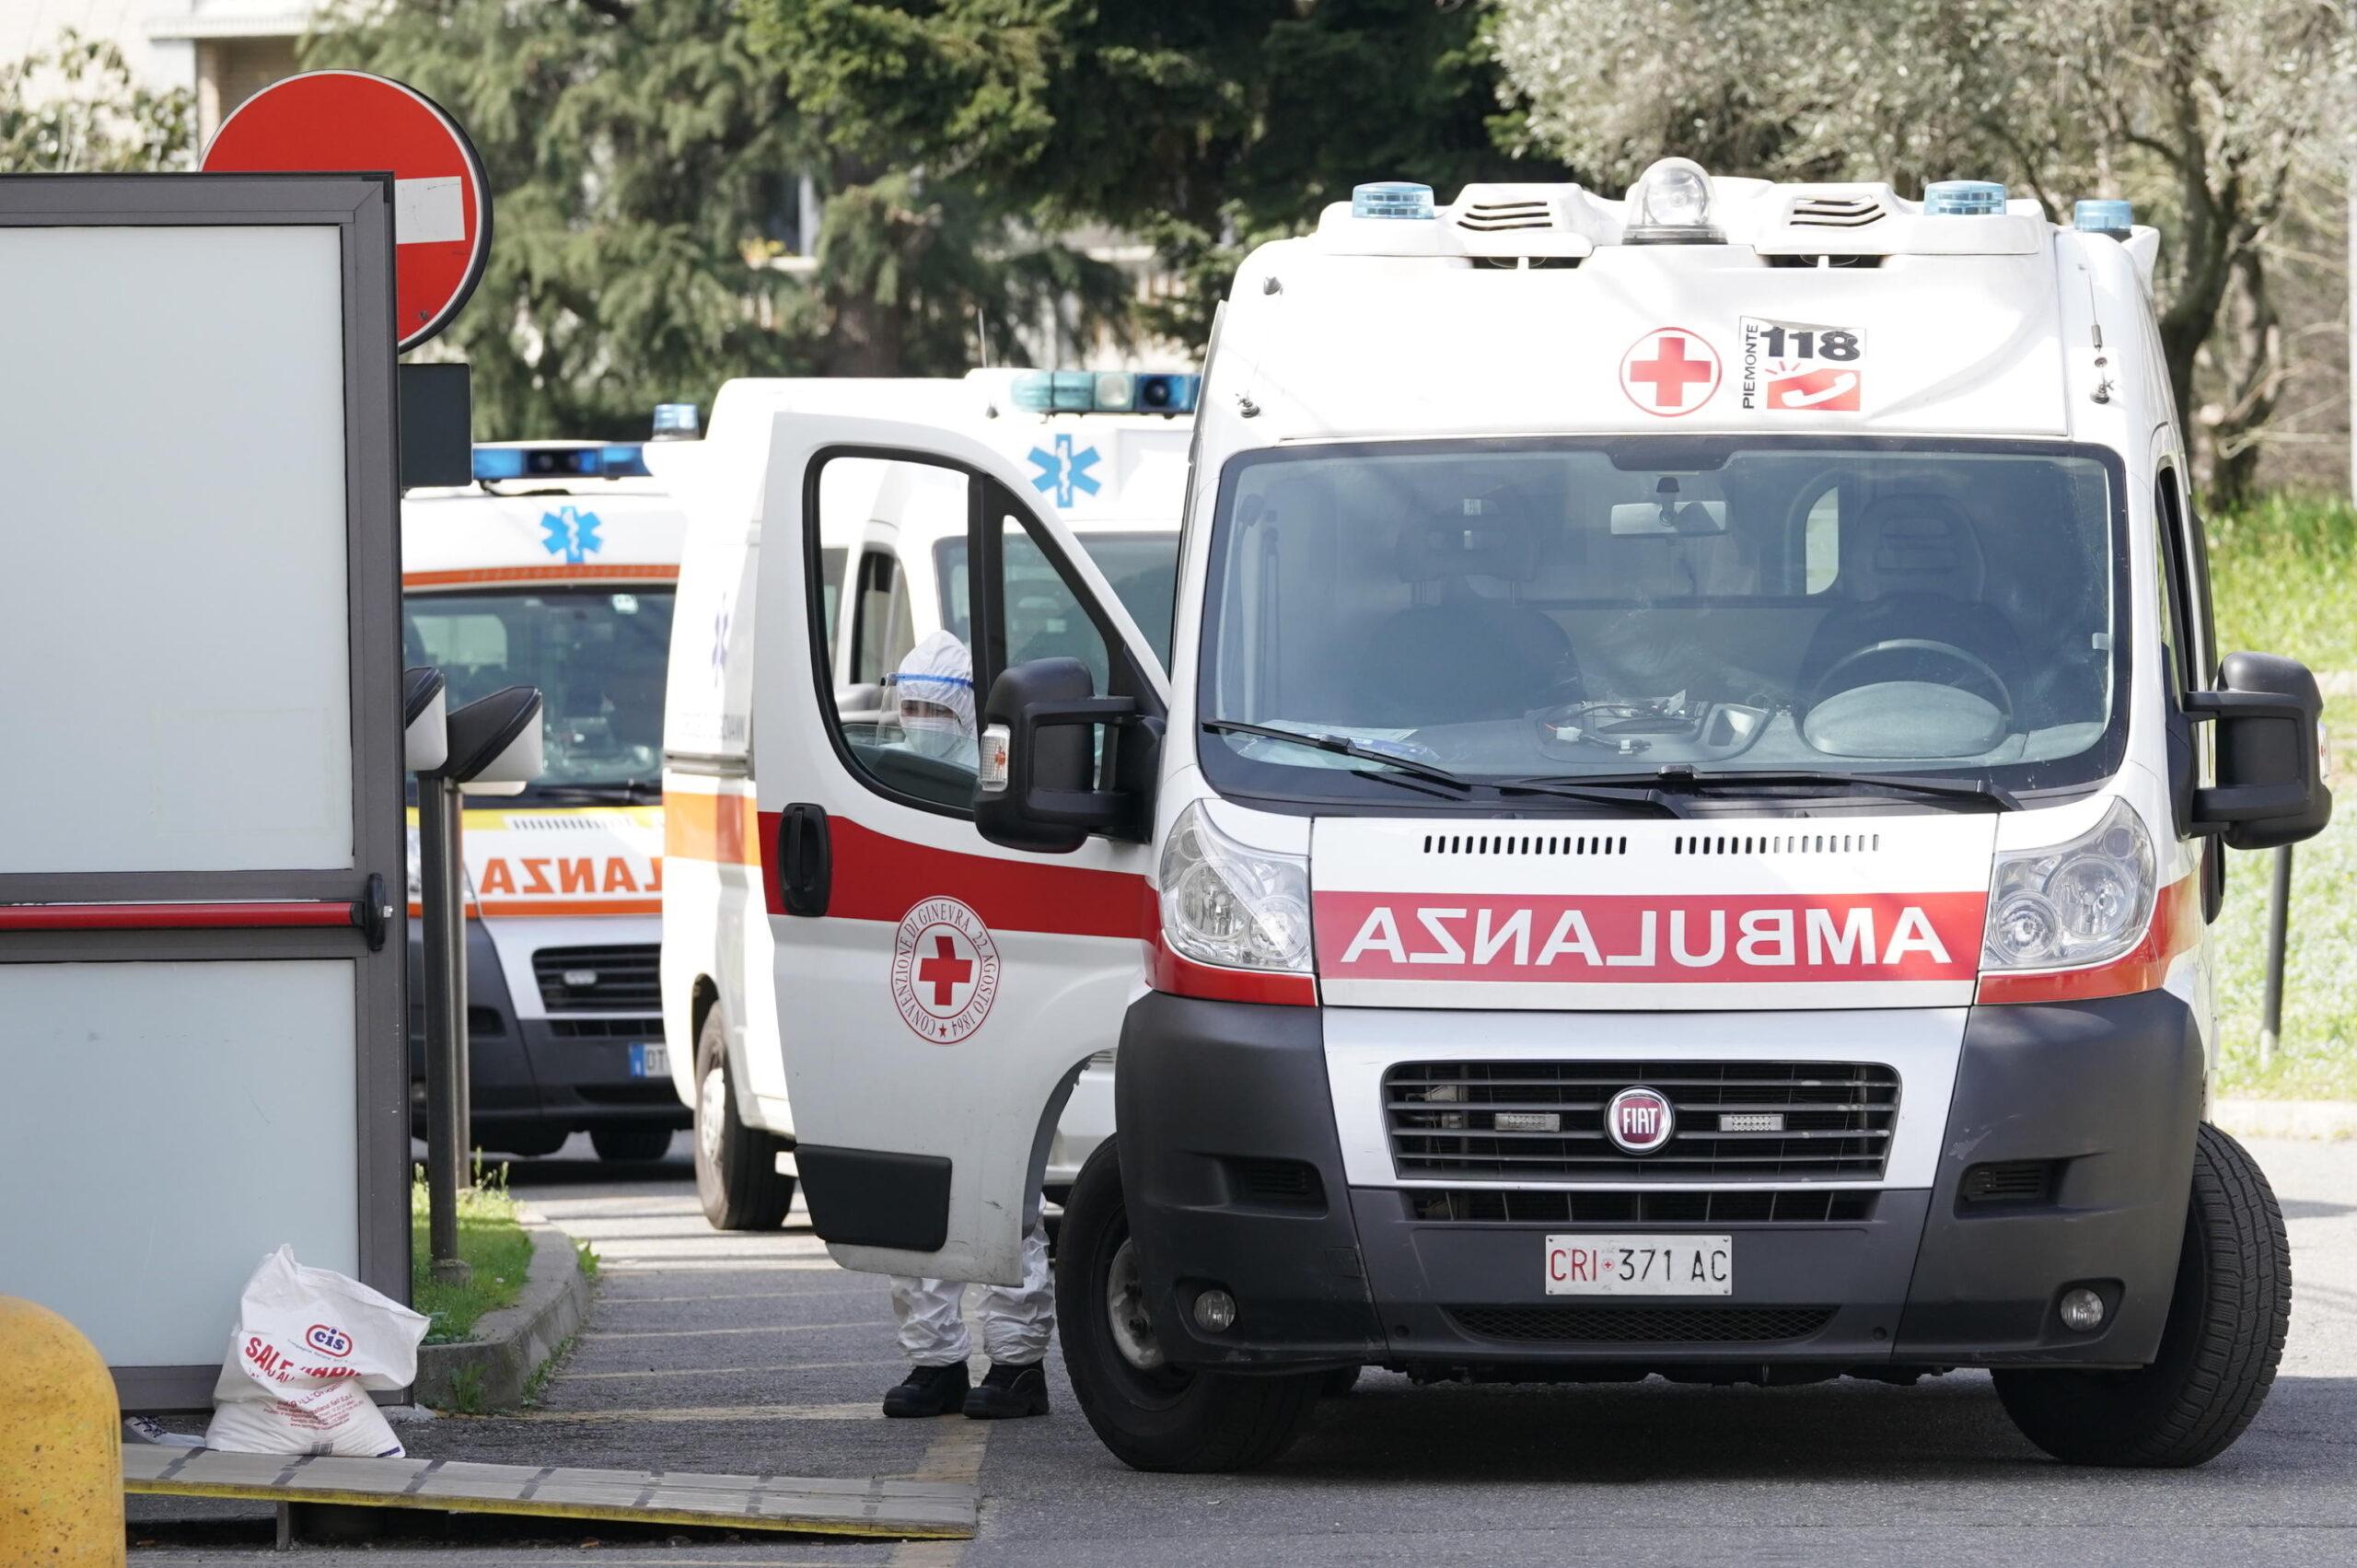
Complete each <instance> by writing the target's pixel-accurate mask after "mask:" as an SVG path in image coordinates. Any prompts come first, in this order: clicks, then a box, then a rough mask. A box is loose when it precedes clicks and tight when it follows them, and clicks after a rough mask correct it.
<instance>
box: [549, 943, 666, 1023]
mask: <svg viewBox="0 0 2357 1568" xmlns="http://www.w3.org/2000/svg"><path fill="white" fill-rule="evenodd" d="M662 951H663V950H662V948H660V947H657V946H656V944H654V943H652V942H633V943H630V944H628V945H626V946H616V947H543V948H541V949H540V951H539V952H537V953H535V954H533V955H532V978H533V979H534V980H536V981H539V982H540V1001H541V1002H542V1003H544V1004H545V1005H547V1007H548V1010H549V1011H550V1012H552V1013H621V1012H645V1011H648V1010H650V1009H655V1008H660V1007H661V1006H662V1005H663V982H662V977H661V974H660V972H659V964H660V960H661V956H662ZM568 975H571V976H573V977H574V978H572V979H567V978H566V977H567V976H568Z"/></svg>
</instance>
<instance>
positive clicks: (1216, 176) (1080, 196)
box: [748, 0, 1560, 343]
mask: <svg viewBox="0 0 2357 1568" xmlns="http://www.w3.org/2000/svg"><path fill="white" fill-rule="evenodd" d="M748 3H749V5H750V6H752V7H753V11H754V16H755V19H756V33H757V37H758V38H759V39H760V41H761V44H762V46H763V47H764V48H765V49H766V50H767V51H768V52H769V53H770V54H771V56H772V58H773V59H775V60H776V61H777V62H778V63H779V65H780V67H781V69H783V70H784V72H785V74H786V78H787V81H788V83H789V84H790V86H791V87H792V89H793V92H794V96H795V100H796V102H798V103H799V104H800V105H801V106H802V108H803V110H804V111H805V112H806V113H807V114H809V115H810V116H812V117H813V119H814V120H815V121H816V122H818V123H819V125H820V127H821V132H820V134H822V135H823V137H824V138H825V140H826V141H827V143H828V145H830V146H831V147H834V148H836V149H838V150H839V151H842V152H844V153H847V154H849V155H851V156H854V157H863V158H866V159H870V160H874V159H878V158H883V157H890V156H893V155H895V154H896V153H897V154H899V155H900V156H905V157H913V158H914V159H916V160H917V161H918V162H919V163H920V164H921V165H922V166H923V168H926V169H927V170H928V171H931V172H933V173H935V174H936V175H946V176H951V177H955V178H957V179H958V180H962V181H967V182H970V184H971V186H972V188H973V190H974V191H975V192H976V193H977V195H978V196H979V197H980V198H981V199H982V200H983V201H985V202H988V203H993V204H994V205H995V206H996V207H997V208H998V209H999V210H1001V211H1003V212H1005V213H1007V214H1009V215H1018V216H1022V217H1026V218H1028V219H1031V220H1034V221H1037V222H1039V223H1043V224H1046V225H1049V226H1061V225H1066V224H1073V223H1101V224H1107V225H1110V226H1114V227H1117V228H1119V229H1121V230H1124V231H1127V232H1129V233H1132V234H1134V235H1137V236H1139V237H1140V238H1144V239H1146V240H1147V241H1149V242H1151V243H1152V244H1154V245H1155V248H1156V249H1157V250H1158V251H1159V252H1160V253H1161V255H1162V256H1163V258H1164V260H1165V261H1166V262H1167V263H1169V264H1170V265H1172V266H1173V267H1174V268H1175V269H1176V270H1177V271H1178V272H1179V274H1180V276H1181V277H1182V279H1184V280H1185V283H1186V285H1187V286H1186V287H1185V289H1184V290H1183V291H1182V292H1181V294H1180V295H1179V296H1176V297H1175V298H1171V299H1167V300H1163V301H1157V302H1149V303H1148V305H1147V307H1146V312H1147V313H1146V324H1147V325H1148V326H1149V327H1152V328H1154V329H1156V330H1159V331H1166V332H1168V333H1170V334H1172V335H1175V336H1177V337H1179V339H1180V340H1181V341H1184V342H1188V343H1201V342H1202V336H1203V333H1204V331H1206V329H1207V328H1208V326H1209V323H1210V315H1211V309H1212V307H1213V305H1215V304H1216V303H1217V301H1218V299H1219V298H1220V296H1223V295H1224V294H1225V292H1226V279H1227V276H1228V274H1231V273H1233V271H1234V269H1235V265H1236V262H1237V261H1238V260H1240V258H1241V254H1242V251H1243V250H1244V249H1245V248H1246V246H1247V244H1248V242H1250V241H1252V240H1254V239H1257V238H1262V237H1266V236H1272V235H1276V234H1283V233H1297V232H1300V231H1301V230H1303V229H1305V228H1306V227H1308V226H1311V225H1312V224H1314V223H1315V222H1316V220H1317V216H1318V210H1319V209H1320V207H1322V206H1323V205H1324V204H1325V203H1328V202H1330V201H1334V200H1337V199H1340V198H1345V197H1347V196H1348V195H1349V193H1350V189H1351V187H1352V186H1353V184H1355V183H1357V182H1358V181H1360V180H1374V179H1384V178H1402V179H1414V180H1425V181H1427V182H1429V183H1431V184H1432V185H1434V187H1435V188H1437V189H1440V190H1441V191H1443V192H1448V191H1449V190H1451V189H1452V188H1454V187H1455V186H1457V185H1458V184H1461V183H1463V182H1464V181H1466V180H1471V179H1477V178H1478V179H1517V178H1520V179H1533V178H1537V179H1547V178H1560V174H1559V172H1558V171H1556V170H1554V169H1553V168H1551V166H1549V165H1546V164H1544V163H1542V162H1539V161H1538V160H1531V159H1522V158H1516V157H1512V156H1510V155H1508V154H1505V153H1503V152H1501V151H1500V150H1499V149H1498V147H1497V146H1496V145H1495V144H1494V143H1493V142H1492V137H1491V134H1490V129H1489V124H1488V118H1489V115H1490V113H1491V110H1492V104H1493V99H1494V95H1495V93H1496V90H1497V82H1496V78H1495V74H1494V71H1493V68H1492V65H1491V63H1490V61H1489V58H1488V55H1487V53H1486V52H1485V51H1484V49H1483V47H1482V42H1481V37H1480V26H1479V18H1478V17H1477V16H1476V15H1475V14H1474V13H1473V12H1471V11H1469V10H1467V9H1464V8H1462V7H1461V6H1458V5H1456V4H1452V3H1447V0H1443V3H1441V4H1435V3H1434V0H1190V3H1188V4H1185V5H1107V4H1100V3H1097V0H748Z"/></svg>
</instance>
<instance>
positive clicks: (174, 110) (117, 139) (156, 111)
mask: <svg viewBox="0 0 2357 1568" xmlns="http://www.w3.org/2000/svg"><path fill="white" fill-rule="evenodd" d="M195 142H196V105H195V101H194V99H192V97H191V96H190V95H189V94H188V93H187V92H185V91H183V90H180V89H178V88H175V89H173V90H171V91H168V92H156V91H154V90H152V89H150V88H148V87H144V86H142V85H141V84H140V83H139V82H138V80H137V79H136V78H134V76H133V75H132V74H131V68H130V66H128V65H126V64H124V63H123V58H122V51H121V50H119V49H117V48H116V47H115V46H114V45H113V44H112V43H110V42H108V41H106V40H104V39H86V38H83V37H81V36H80V35H78V34H77V33H75V31H74V29H71V28H68V29H64V31H63V32H61V33H60V34H59V35H58V39H57V42H56V45H55V46H54V47H53V48H52V49H49V50H47V51H44V52H41V53H37V54H29V55H27V56H26V57H24V58H23V59H21V60H13V61H6V62H0V173H6V174H126V173H144V172H147V171H149V170H154V169H172V168H183V167H185V166H186V165H187V164H188V162H189V161H190V155H191V153H192V150H193V148H194V146H195Z"/></svg>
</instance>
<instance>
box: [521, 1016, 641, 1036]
mask: <svg viewBox="0 0 2357 1568" xmlns="http://www.w3.org/2000/svg"><path fill="white" fill-rule="evenodd" d="M549 1033H550V1034H552V1035H553V1036H555V1037H556V1038H557V1039H559V1040H661V1039H662V1038H663V1020H662V1019H660V1018H551V1019H550V1020H549Z"/></svg>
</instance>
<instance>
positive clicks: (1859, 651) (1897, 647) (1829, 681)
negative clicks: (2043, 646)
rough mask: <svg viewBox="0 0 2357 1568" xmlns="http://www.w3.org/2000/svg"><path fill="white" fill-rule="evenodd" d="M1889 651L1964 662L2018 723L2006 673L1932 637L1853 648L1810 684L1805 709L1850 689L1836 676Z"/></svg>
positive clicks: (2010, 721) (2009, 723)
mask: <svg viewBox="0 0 2357 1568" xmlns="http://www.w3.org/2000/svg"><path fill="white" fill-rule="evenodd" d="M1885 654H1935V655H1937V656H1940V657H1942V658H1945V659H1949V660H1952V661H1954V662H1955V663H1956V664H1960V665H1962V666H1964V668H1966V669H1968V670H1969V671H1971V672H1972V673H1973V674H1974V675H1976V676H1978V677H1980V679H1981V680H1982V681H1983V682H1985V683H1986V684H1987V686H1988V688H1989V690H1990V691H1992V692H1994V693H1995V694H1996V698H1997V708H1998V712H1999V714H2000V716H2002V717H2003V720H2004V722H2005V728H2006V729H2008V730H2011V729H2012V728H2013V727H2014V694H2013V692H2012V691H2008V690H2007V689H2006V686H2005V679H2004V677H2003V676H2001V675H1999V674H1998V673H1997V671H1996V669H1995V668H1994V667H1993V666H1991V664H1990V662H1989V661H1988V660H1987V659H1985V658H1982V657H1981V656H1980V655H1979V654H1976V653H1974V652H1972V651H1971V650H1970V649H1969V648H1959V647H1957V646H1956V645H1955V644H1954V643H1943V642H1939V641H1937V640H1936V639H1933V638H1931V637H1887V638H1885V639H1884V640H1883V641H1881V642H1879V643H1868V644H1867V645H1865V646H1864V647H1863V648H1852V649H1851V650H1850V651H1849V652H1848V653H1846V654H1843V655H1842V656H1840V658H1838V659H1835V660H1834V661H1833V662H1832V663H1831V664H1830V665H1828V666H1827V667H1826V670H1825V673H1824V674H1823V675H1820V676H1818V677H1817V680H1816V683H1815V684H1813V685H1812V686H1810V687H1809V689H1808V701H1807V702H1806V703H1803V704H1802V709H1803V711H1804V712H1806V711H1807V710H1809V709H1812V708H1815V707H1816V706H1817V703H1820V702H1822V701H1823V700H1824V698H1825V695H1826V693H1827V692H1829V691H1848V690H1849V688H1848V687H1846V686H1840V685H1838V684H1837V682H1836V681H1835V679H1834V678H1835V677H1836V676H1838V675H1840V673H1841V672H1842V671H1844V670H1846V669H1848V668H1850V667H1851V666H1852V665H1853V664H1862V663H1864V661H1866V660H1867V659H1870V658H1876V657H1879V656H1883V655H1885ZM1861 684H1863V682H1862V683H1861Z"/></svg>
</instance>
